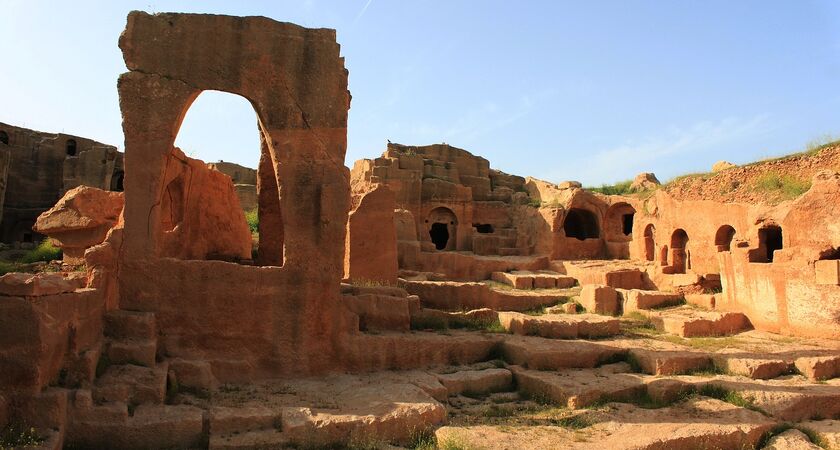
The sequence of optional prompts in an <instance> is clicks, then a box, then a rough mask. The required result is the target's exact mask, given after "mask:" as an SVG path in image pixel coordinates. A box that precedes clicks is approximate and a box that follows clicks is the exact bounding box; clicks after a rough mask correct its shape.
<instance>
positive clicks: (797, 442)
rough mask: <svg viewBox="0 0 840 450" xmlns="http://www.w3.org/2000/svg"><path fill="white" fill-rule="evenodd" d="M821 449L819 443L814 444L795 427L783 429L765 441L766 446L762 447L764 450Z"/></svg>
mask: <svg viewBox="0 0 840 450" xmlns="http://www.w3.org/2000/svg"><path fill="white" fill-rule="evenodd" d="M791 449H796V450H821V449H822V447H820V446H819V445H816V444H814V443H813V442H811V440H810V439H809V438H808V436H807V435H806V434H805V433H803V432H801V431H799V430H797V429H795V428H791V429H790V430H787V431H783V432H782V433H779V434H777V435H775V436H773V437H772V438H770V440H769V441H767V446H765V447H764V450H791Z"/></svg>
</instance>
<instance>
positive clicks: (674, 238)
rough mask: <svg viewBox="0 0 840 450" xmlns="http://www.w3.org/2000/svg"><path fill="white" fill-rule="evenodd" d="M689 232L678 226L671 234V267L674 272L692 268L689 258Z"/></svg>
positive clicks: (683, 271)
mask: <svg viewBox="0 0 840 450" xmlns="http://www.w3.org/2000/svg"><path fill="white" fill-rule="evenodd" d="M687 247H688V233H686V232H685V230H683V229H682V228H677V229H676V230H674V232H673V233H672V234H671V267H673V268H674V273H685V271H686V269H690V268H691V262H690V261H689V259H688V248H687Z"/></svg>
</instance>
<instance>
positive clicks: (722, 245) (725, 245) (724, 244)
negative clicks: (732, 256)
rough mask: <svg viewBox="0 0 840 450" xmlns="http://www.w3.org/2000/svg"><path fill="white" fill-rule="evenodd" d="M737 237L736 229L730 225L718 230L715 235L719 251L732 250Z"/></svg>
mask: <svg viewBox="0 0 840 450" xmlns="http://www.w3.org/2000/svg"><path fill="white" fill-rule="evenodd" d="M734 237H735V228H732V227H731V226H729V225H724V226H722V227H720V228H718V231H717V233H716V234H715V245H716V246H717V251H719V252H728V251H729V250H731V248H732V239H733V238H734Z"/></svg>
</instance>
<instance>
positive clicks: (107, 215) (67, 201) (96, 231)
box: [33, 186, 124, 264]
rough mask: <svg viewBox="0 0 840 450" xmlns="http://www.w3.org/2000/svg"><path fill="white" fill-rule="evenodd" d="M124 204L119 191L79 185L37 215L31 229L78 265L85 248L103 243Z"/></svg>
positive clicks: (68, 261)
mask: <svg viewBox="0 0 840 450" xmlns="http://www.w3.org/2000/svg"><path fill="white" fill-rule="evenodd" d="M123 203H124V201H123V194H122V193H121V192H108V191H103V190H101V189H96V188H92V187H87V186H79V187H77V188H74V189H71V190H69V191H67V192H66V193H65V194H64V197H62V198H61V200H59V201H58V203H56V205H55V206H53V207H52V208H51V209H50V210H48V211H45V212H44V213H42V214H41V215H40V216H38V220H37V221H36V222H35V226H34V228H33V229H34V230H35V231H37V232H38V233H41V234H45V235H47V236H49V237H50V238H52V239H54V240H55V241H56V242H58V245H59V247H61V250H62V251H63V253H64V261H65V262H67V263H71V264H78V263H79V262H81V261H82V259H83V258H84V254H85V250H86V249H88V248H90V247H92V246H94V245H96V244H99V243H101V242H102V241H103V240H105V235H106V234H107V233H108V230H110V229H111V228H112V227H113V226H114V225H116V223H117V221H118V220H119V218H120V214H121V213H122V209H123Z"/></svg>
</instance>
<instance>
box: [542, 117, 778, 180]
mask: <svg viewBox="0 0 840 450" xmlns="http://www.w3.org/2000/svg"><path fill="white" fill-rule="evenodd" d="M768 117H769V116H768V115H767V114H759V115H757V116H754V117H751V118H747V119H741V118H737V117H729V118H725V119H721V120H718V121H701V122H696V123H694V124H692V125H690V126H688V127H682V128H671V129H669V130H667V131H665V132H663V133H661V134H660V135H658V136H654V137H649V138H647V139H645V140H643V141H641V142H632V141H631V142H627V143H625V144H622V145H619V146H616V147H613V148H608V149H604V150H601V151H596V152H594V154H592V155H591V156H590V157H588V158H587V159H586V160H585V161H581V164H577V165H576V166H577V167H578V169H579V170H576V171H575V175H574V176H575V178H576V179H578V180H580V181H582V182H583V183H584V184H594V183H604V182H607V183H609V182H615V181H618V180H622V179H627V178H632V177H633V176H634V175H635V174H636V173H639V172H649V171H654V172H655V171H656V170H659V169H662V170H663V171H664V172H663V173H665V172H673V171H674V163H676V162H677V161H684V162H685V159H684V158H682V157H686V156H689V155H702V154H712V153H714V152H716V151H718V150H719V148H720V147H724V146H728V145H732V144H735V143H738V142H739V141H744V140H746V139H750V138H754V137H756V136H759V135H762V134H765V133H767V132H768V131H769V126H768V123H767V119H768ZM709 165H711V162H709ZM552 175H555V176H561V177H562V176H564V175H565V176H569V175H570V174H568V173H565V174H560V173H554V174H552ZM555 176H551V177H550V179H555ZM663 181H664V180H663Z"/></svg>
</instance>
